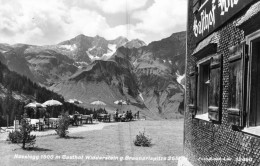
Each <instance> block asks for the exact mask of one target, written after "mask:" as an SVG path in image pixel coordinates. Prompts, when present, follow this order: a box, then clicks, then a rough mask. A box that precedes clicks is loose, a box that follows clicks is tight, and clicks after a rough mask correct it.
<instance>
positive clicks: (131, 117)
mask: <svg viewBox="0 0 260 166" xmlns="http://www.w3.org/2000/svg"><path fill="white" fill-rule="evenodd" d="M128 113H129V116H128V117H129V120H130V121H131V120H132V119H133V115H132V111H131V110H129V112H128Z"/></svg>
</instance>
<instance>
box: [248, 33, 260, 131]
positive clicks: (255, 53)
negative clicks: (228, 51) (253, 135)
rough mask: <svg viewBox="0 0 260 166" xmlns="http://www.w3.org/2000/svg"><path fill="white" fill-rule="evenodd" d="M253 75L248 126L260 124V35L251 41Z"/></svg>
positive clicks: (250, 79)
mask: <svg viewBox="0 0 260 166" xmlns="http://www.w3.org/2000/svg"><path fill="white" fill-rule="evenodd" d="M250 48H251V60H250V65H251V73H250V75H251V77H250V78H249V81H250V97H249V99H250V100H249V103H248V105H249V110H248V112H249V117H248V118H249V122H248V126H260V65H259V64H260V36H259V37H258V38H256V39H253V40H251V41H250Z"/></svg>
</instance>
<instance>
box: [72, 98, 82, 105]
mask: <svg viewBox="0 0 260 166" xmlns="http://www.w3.org/2000/svg"><path fill="white" fill-rule="evenodd" d="M68 102H69V103H72V104H82V103H83V102H82V101H80V100H77V99H69V100H68Z"/></svg>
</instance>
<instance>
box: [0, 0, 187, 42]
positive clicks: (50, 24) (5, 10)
mask: <svg viewBox="0 0 260 166" xmlns="http://www.w3.org/2000/svg"><path fill="white" fill-rule="evenodd" d="M0 4H1V5H0V43H8V44H15V43H26V44H34V45H51V44H57V43H59V42H62V41H64V40H69V39H71V38H73V37H75V36H77V35H79V34H84V35H86V36H92V37H94V36H96V35H99V36H102V37H104V38H106V39H108V40H112V39H115V38H117V37H119V36H124V37H127V38H128V39H129V40H131V39H136V38H138V39H141V40H143V41H144V42H146V43H147V44H149V43H150V42H152V41H158V40H161V39H163V38H166V37H169V36H170V35H171V34H172V33H175V32H179V31H185V30H186V19H187V18H186V17H187V16H186V15H187V0H0Z"/></svg>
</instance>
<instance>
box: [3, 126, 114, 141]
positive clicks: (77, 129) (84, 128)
mask: <svg viewBox="0 0 260 166" xmlns="http://www.w3.org/2000/svg"><path fill="white" fill-rule="evenodd" d="M117 124H118V123H93V124H85V125H82V126H70V127H69V133H78V132H84V131H92V130H102V129H103V128H104V127H105V126H111V125H117ZM11 131H12V129H9V130H8V131H7V132H2V131H1V132H0V141H5V140H6V139H7V137H8V134H9V132H11ZM31 134H32V135H36V136H37V137H43V136H48V135H56V134H57V133H56V131H55V130H54V129H49V130H48V129H47V130H45V131H32V132H31Z"/></svg>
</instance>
